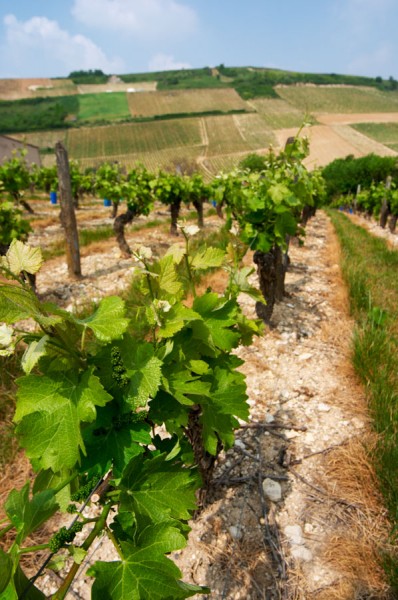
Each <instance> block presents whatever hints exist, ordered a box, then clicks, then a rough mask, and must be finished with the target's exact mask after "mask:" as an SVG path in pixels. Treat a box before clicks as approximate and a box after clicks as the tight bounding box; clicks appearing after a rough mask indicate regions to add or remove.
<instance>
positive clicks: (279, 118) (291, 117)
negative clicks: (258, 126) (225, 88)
mask: <svg viewBox="0 0 398 600" xmlns="http://www.w3.org/2000/svg"><path fill="white" fill-rule="evenodd" d="M249 104H250V106H252V107H253V108H254V109H255V110H256V111H257V112H258V114H259V115H260V116H261V118H262V119H263V121H265V123H266V124H267V125H268V126H269V127H270V128H271V129H283V128H285V127H297V128H298V127H300V126H301V125H302V123H303V122H304V120H305V118H306V113H305V111H303V110H300V109H298V108H295V107H294V106H292V105H291V104H290V103H289V102H287V101H286V100H282V99H278V98H255V99H254V100H250V101H249Z"/></svg>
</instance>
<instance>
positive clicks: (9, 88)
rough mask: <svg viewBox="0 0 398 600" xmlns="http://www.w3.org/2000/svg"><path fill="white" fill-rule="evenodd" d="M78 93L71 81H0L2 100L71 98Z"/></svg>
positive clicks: (42, 79)
mask: <svg viewBox="0 0 398 600" xmlns="http://www.w3.org/2000/svg"><path fill="white" fill-rule="evenodd" d="M76 93H77V90H76V86H75V84H74V83H73V81H71V80H70V79H47V78H41V79H0V100H21V99H22V98H36V97H39V96H69V95H71V94H76Z"/></svg>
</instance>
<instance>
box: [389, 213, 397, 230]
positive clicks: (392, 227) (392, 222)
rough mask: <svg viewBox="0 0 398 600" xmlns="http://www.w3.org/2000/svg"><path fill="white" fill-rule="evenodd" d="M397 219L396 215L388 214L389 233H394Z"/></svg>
mask: <svg viewBox="0 0 398 600" xmlns="http://www.w3.org/2000/svg"><path fill="white" fill-rule="evenodd" d="M397 220H398V215H391V216H390V220H389V222H388V228H389V230H390V231H391V233H394V231H395V228H396V226H397Z"/></svg>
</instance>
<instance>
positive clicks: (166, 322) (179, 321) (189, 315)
mask: <svg viewBox="0 0 398 600" xmlns="http://www.w3.org/2000/svg"><path fill="white" fill-rule="evenodd" d="M200 318H201V317H200V315H199V314H198V313H197V312H195V311H194V310H192V309H191V308H187V307H186V306H184V305H183V304H182V303H181V302H179V303H178V304H175V305H174V306H173V307H172V308H171V310H170V311H169V312H168V313H165V314H164V318H163V322H162V324H161V325H160V327H159V329H158V331H157V334H158V336H161V337H163V338H170V337H173V336H174V335H175V334H176V333H178V332H179V331H181V329H183V327H184V326H185V324H186V323H189V322H190V321H196V320H197V319H200Z"/></svg>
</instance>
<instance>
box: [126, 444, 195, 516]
mask: <svg viewBox="0 0 398 600" xmlns="http://www.w3.org/2000/svg"><path fill="white" fill-rule="evenodd" d="M166 458H167V455H166V454H161V455H159V456H155V457H154V458H152V459H151V460H149V459H146V460H145V461H143V460H142V459H141V458H140V457H138V458H133V460H132V461H131V462H130V464H129V465H128V467H127V469H126V470H125V472H124V475H123V478H122V480H121V482H120V489H121V490H122V493H121V496H120V510H122V511H128V510H131V511H133V512H134V513H135V514H136V515H142V516H145V517H149V518H150V519H151V521H152V522H154V523H160V522H161V521H167V520H170V519H177V520H181V519H183V520H188V519H190V517H191V513H192V511H193V510H195V508H196V498H195V489H196V488H197V487H198V484H199V481H198V477H197V475H196V473H194V472H193V471H192V470H189V469H183V468H181V463H172V462H170V461H166Z"/></svg>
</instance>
